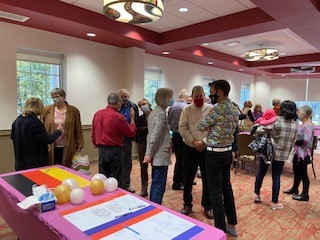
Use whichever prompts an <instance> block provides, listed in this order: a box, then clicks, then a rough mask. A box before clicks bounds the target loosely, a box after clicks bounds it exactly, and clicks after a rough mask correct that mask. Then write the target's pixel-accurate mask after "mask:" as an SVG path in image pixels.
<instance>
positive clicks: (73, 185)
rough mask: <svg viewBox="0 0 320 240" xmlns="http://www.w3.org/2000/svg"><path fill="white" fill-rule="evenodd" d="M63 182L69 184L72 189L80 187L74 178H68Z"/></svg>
mask: <svg viewBox="0 0 320 240" xmlns="http://www.w3.org/2000/svg"><path fill="white" fill-rule="evenodd" d="M62 184H64V185H67V186H69V187H70V188H71V189H75V188H79V184H78V182H77V181H76V180H74V179H73V178H66V179H65V180H63V182H62Z"/></svg>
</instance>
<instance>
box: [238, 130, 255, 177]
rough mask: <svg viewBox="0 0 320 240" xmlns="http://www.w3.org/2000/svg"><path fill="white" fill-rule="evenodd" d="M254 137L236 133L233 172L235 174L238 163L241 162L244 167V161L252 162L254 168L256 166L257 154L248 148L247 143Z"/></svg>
mask: <svg viewBox="0 0 320 240" xmlns="http://www.w3.org/2000/svg"><path fill="white" fill-rule="evenodd" d="M254 139H255V137H254V136H251V135H248V134H238V135H237V141H238V158H237V162H236V167H235V170H234V174H237V170H238V167H239V163H240V162H241V163H242V167H245V163H252V164H254V170H255V171H256V168H257V156H256V153H255V152H254V151H252V150H251V149H250V148H248V145H249V144H250V143H251V142H252V141H253V140H254Z"/></svg>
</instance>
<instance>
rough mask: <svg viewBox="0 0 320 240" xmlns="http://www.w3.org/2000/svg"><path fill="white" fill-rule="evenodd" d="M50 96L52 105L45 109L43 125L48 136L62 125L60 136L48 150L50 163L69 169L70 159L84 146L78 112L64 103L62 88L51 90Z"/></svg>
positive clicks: (64, 96)
mask: <svg viewBox="0 0 320 240" xmlns="http://www.w3.org/2000/svg"><path fill="white" fill-rule="evenodd" d="M50 95H51V97H52V100H53V102H54V104H53V105H50V106H47V107H46V108H45V110H44V113H43V116H42V117H43V123H44V125H45V128H46V130H47V132H48V133H50V134H52V133H54V131H55V129H56V128H57V126H58V125H62V134H61V136H60V137H59V138H58V139H57V141H55V143H54V144H52V146H51V147H50V148H49V153H50V156H49V157H50V162H51V163H52V164H61V165H63V166H66V167H71V164H72V158H73V157H74V155H75V154H76V152H79V151H80V150H81V149H82V148H83V146H84V141H83V133H82V125H81V117H80V112H79V110H78V109H77V108H76V107H74V106H71V105H69V104H68V103H67V102H66V100H65V99H66V93H65V91H64V90H63V89H62V88H54V89H52V91H51V93H50Z"/></svg>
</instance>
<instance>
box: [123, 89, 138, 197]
mask: <svg viewBox="0 0 320 240" xmlns="http://www.w3.org/2000/svg"><path fill="white" fill-rule="evenodd" d="M118 94H119V96H120V98H121V108H120V113H121V114H122V115H123V116H124V118H125V119H126V121H127V123H131V120H133V121H134V123H135V124H137V122H138V117H139V109H138V106H137V105H136V104H135V103H133V102H131V101H130V100H129V99H130V92H129V91H128V90H127V89H125V88H123V89H120V90H119V92H118ZM131 109H133V111H134V115H133V116H131V115H130V112H131ZM132 118H133V119H132ZM132 140H135V141H136V136H134V137H133V138H128V137H126V136H125V137H124V139H123V144H124V162H123V186H124V189H126V190H127V191H129V192H132V193H134V192H135V190H134V189H133V188H132V187H131V186H130V184H131V179H130V174H131V170H132Z"/></svg>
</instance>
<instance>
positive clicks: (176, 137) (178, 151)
mask: <svg viewBox="0 0 320 240" xmlns="http://www.w3.org/2000/svg"><path fill="white" fill-rule="evenodd" d="M189 95H190V93H189V92H188V90H186V89H182V90H180V92H179V99H178V100H177V102H176V103H174V104H173V105H172V107H170V109H169V111H168V123H169V127H170V130H171V131H172V144H173V151H174V154H175V156H176V163H175V165H174V172H173V184H172V189H173V190H183V159H182V151H183V140H182V137H181V135H180V134H179V131H178V128H179V119H180V115H181V112H182V109H183V108H184V107H186V106H187V103H186V100H187V97H188V96H189Z"/></svg>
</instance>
